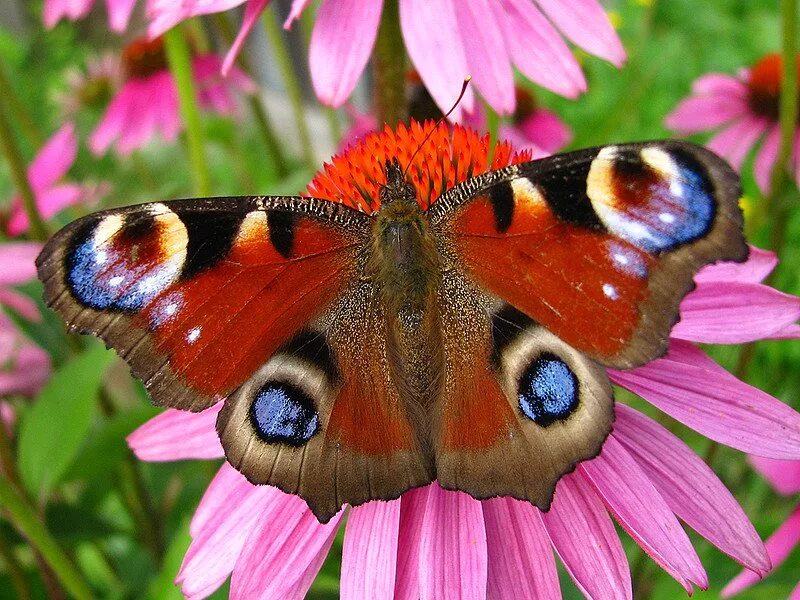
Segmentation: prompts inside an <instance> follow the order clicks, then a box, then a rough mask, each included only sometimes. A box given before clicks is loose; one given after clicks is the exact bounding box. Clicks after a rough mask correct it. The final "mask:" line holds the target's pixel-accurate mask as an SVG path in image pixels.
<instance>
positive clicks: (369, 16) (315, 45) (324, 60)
mask: <svg viewBox="0 0 800 600" xmlns="http://www.w3.org/2000/svg"><path fill="white" fill-rule="evenodd" d="M382 8H383V0H323V1H322V4H321V5H320V7H319V12H317V19H316V21H315V23H314V30H313V31H312V33H311V42H310V46H309V49H308V67H309V70H310V71H311V82H312V83H313V84H314V91H315V92H316V93H317V98H319V99H320V101H321V102H322V103H323V104H327V105H329V106H341V105H342V104H344V102H345V101H346V100H347V99H348V98H349V97H350V94H351V93H352V91H353V88H355V86H356V83H357V82H358V78H359V77H361V73H363V72H364V67H365V66H366V65H367V61H368V60H369V56H370V53H371V52H372V47H373V46H374V45H375V38H376V37H377V36H378V23H379V22H380V18H381V10H382ZM343 32H346V35H343Z"/></svg>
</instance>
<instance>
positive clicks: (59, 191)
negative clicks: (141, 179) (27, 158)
mask: <svg viewBox="0 0 800 600" xmlns="http://www.w3.org/2000/svg"><path fill="white" fill-rule="evenodd" d="M77 154H78V138H77V137H76V136H75V126H74V125H73V124H72V123H67V124H66V125H64V126H63V127H61V129H59V130H58V131H57V132H56V133H55V134H54V135H53V137H51V138H50V139H49V140H48V141H47V142H46V143H45V145H44V146H43V147H42V149H41V150H40V151H39V153H38V154H37V155H36V157H35V158H34V159H33V162H32V163H31V164H30V166H29V167H28V182H29V183H30V186H31V189H32V190H33V195H34V197H35V199H36V206H37V208H38V210H39V214H40V215H41V216H42V218H43V219H49V218H50V217H52V216H54V215H55V214H56V213H58V212H59V211H61V210H63V209H64V208H66V207H68V206H72V205H74V204H78V203H79V202H83V201H86V200H87V199H88V198H89V196H91V195H92V194H90V193H89V190H88V189H87V188H86V187H84V186H81V185H79V184H77V183H58V181H59V180H60V179H61V178H62V177H63V176H64V175H66V173H67V171H69V169H70V167H72V163H74V162H75V157H76V156H77ZM27 230H28V215H27V214H26V213H25V210H24V209H23V207H22V198H20V197H19V196H15V197H14V198H12V200H11V214H10V216H9V218H8V222H7V223H6V232H7V233H8V235H11V236H17V235H20V234H22V233H25V232H26V231H27Z"/></svg>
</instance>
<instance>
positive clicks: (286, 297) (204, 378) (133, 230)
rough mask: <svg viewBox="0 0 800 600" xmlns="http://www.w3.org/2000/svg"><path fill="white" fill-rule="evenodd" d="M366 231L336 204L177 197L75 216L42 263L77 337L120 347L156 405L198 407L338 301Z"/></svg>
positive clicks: (360, 219) (48, 287) (55, 304)
mask: <svg viewBox="0 0 800 600" xmlns="http://www.w3.org/2000/svg"><path fill="white" fill-rule="evenodd" d="M365 228H366V217H365V216H364V215H362V214H360V213H357V212H356V211H353V210H350V209H347V208H346V207H343V206H341V205H338V204H336V203H333V202H323V201H318V200H310V199H300V198H283V197H272V198H264V197H244V198H215V199H208V200H186V201H181V200H177V201H172V202H164V203H154V204H144V205H140V206H134V207H130V208H125V209H119V210H110V211H105V212H101V213H96V214H94V215H90V216H88V217H85V218H83V219H80V220H78V221H76V222H75V223H73V224H71V225H69V226H67V227H65V228H64V229H62V230H61V231H60V232H59V233H57V234H56V235H55V236H54V237H53V238H52V239H51V240H50V242H48V244H47V245H46V247H45V249H44V250H43V252H42V254H41V255H40V256H39V259H38V261H37V265H38V269H39V276H40V278H41V279H42V281H43V282H44V284H45V300H46V302H47V303H48V304H49V305H50V306H51V307H52V308H54V309H55V310H56V311H58V312H59V313H60V314H61V315H62V316H63V317H64V319H65V320H66V322H67V324H68V325H69V327H70V328H71V329H72V330H76V331H78V332H81V333H92V334H94V335H97V336H99V337H101V338H102V339H104V340H105V341H106V343H107V344H108V345H109V346H111V347H113V348H115V349H116V350H117V351H118V352H119V353H120V355H121V356H122V357H123V358H125V359H126V361H127V362H128V363H129V364H130V366H131V368H132V370H133V373H134V374H135V375H136V376H137V377H138V378H140V379H141V380H142V381H143V382H144V383H145V385H146V387H147V389H148V392H149V393H150V396H151V398H152V399H153V401H154V402H156V403H157V404H162V405H167V406H172V407H175V408H183V409H190V410H202V409H204V408H207V407H209V406H211V405H212V404H214V403H215V402H217V401H218V400H220V399H221V398H224V397H225V396H227V395H228V394H229V393H231V392H232V391H233V390H234V389H236V388H237V387H238V386H239V385H241V384H242V383H243V382H244V381H246V380H247V379H248V378H250V376H251V375H252V374H253V372H254V371H255V370H256V368H257V367H258V366H260V365H261V364H263V362H264V361H265V360H266V358H267V357H269V356H270V355H271V354H272V353H273V352H274V351H275V350H276V349H277V348H278V347H279V346H280V345H281V344H283V343H284V342H286V341H287V340H288V339H290V338H291V337H292V336H293V335H294V334H295V333H296V332H297V331H299V330H300V329H301V328H302V327H303V325H304V324H305V323H306V322H307V321H308V319H309V318H310V317H311V316H313V315H314V314H316V313H318V312H320V311H322V310H324V309H325V307H326V306H327V305H328V304H330V303H331V302H332V301H333V300H334V299H335V298H336V297H337V295H338V294H339V293H340V292H341V290H342V289H343V287H344V285H345V283H346V282H347V281H348V280H349V279H350V278H351V277H352V276H353V272H354V269H355V264H356V258H355V253H356V250H357V248H358V247H359V241H360V240H361V239H362V238H363V237H364V235H365Z"/></svg>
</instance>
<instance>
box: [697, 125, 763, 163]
mask: <svg viewBox="0 0 800 600" xmlns="http://www.w3.org/2000/svg"><path fill="white" fill-rule="evenodd" d="M768 124H769V122H768V121H767V119H766V118H764V117H759V116H755V115H746V116H744V117H742V118H741V119H739V120H738V121H736V122H735V123H733V124H732V125H730V126H729V127H727V128H725V129H723V130H722V131H720V132H719V133H718V134H717V135H715V136H714V137H713V138H712V139H711V140H710V141H709V142H708V144H707V146H708V147H709V148H710V149H711V150H713V151H714V152H716V153H717V154H719V155H720V156H723V157H725V158H726V159H727V160H728V162H729V163H731V166H732V167H733V168H734V169H736V170H737V171H738V170H739V169H741V167H742V163H743V162H744V159H745V157H746V156H747V153H748V152H749V151H750V148H752V147H753V144H755V143H756V140H758V138H759V137H761V136H762V135H763V134H764V132H765V131H766V130H767V126H768Z"/></svg>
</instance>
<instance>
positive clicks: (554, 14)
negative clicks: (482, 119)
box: [147, 0, 625, 121]
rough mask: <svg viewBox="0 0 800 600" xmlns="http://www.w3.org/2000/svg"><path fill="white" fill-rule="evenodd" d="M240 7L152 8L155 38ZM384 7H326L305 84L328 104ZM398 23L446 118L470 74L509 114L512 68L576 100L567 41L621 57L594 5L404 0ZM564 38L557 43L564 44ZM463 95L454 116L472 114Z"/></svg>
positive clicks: (156, 0)
mask: <svg viewBox="0 0 800 600" xmlns="http://www.w3.org/2000/svg"><path fill="white" fill-rule="evenodd" d="M243 3H245V0H184V1H183V2H173V1H171V0H148V4H147V17H148V19H149V20H150V28H149V32H150V35H151V36H155V35H160V34H161V33H163V32H164V31H166V30H167V29H169V28H170V27H172V26H173V25H175V24H176V23H178V22H180V21H182V20H184V19H187V18H189V17H191V16H195V15H199V14H207V13H211V12H219V11H223V10H228V9H229V8H232V7H234V6H238V5H240V4H243ZM309 3H310V0H294V1H293V2H292V8H291V12H290V14H289V17H288V18H287V20H286V22H285V24H284V27H285V28H287V29H288V28H289V27H291V25H292V23H293V22H294V21H295V20H296V19H297V18H298V17H299V16H300V14H301V13H302V11H303V10H304V9H305V8H306V6H307V5H308V4H309ZM268 4H269V0H246V4H245V12H244V20H243V23H242V28H241V30H240V32H239V35H238V36H237V38H236V40H235V42H234V44H233V46H232V47H231V50H230V51H229V53H228V56H227V57H226V59H225V68H227V67H229V66H230V65H231V64H232V61H233V59H234V58H235V56H236V54H237V53H238V52H239V51H240V50H241V47H242V44H243V43H244V40H245V38H246V37H247V35H248V34H249V32H250V30H251V29H252V27H253V25H254V24H255V22H256V20H257V19H258V17H259V15H260V14H261V12H262V11H263V10H264V9H265V8H266V6H267V5H268ZM382 9H383V2H382V0H367V1H365V0H323V1H322V3H321V5H320V8H319V11H318V12H317V15H316V22H315V24H314V29H313V32H312V34H311V45H310V48H309V68H310V71H311V81H312V83H313V85H314V90H315V91H316V93H317V97H318V98H319V99H320V100H321V101H322V102H323V103H325V104H328V105H331V106H341V105H342V104H344V102H345V101H346V100H347V99H348V97H349V96H350V94H351V92H352V91H353V89H354V88H355V86H356V83H357V82H358V79H359V78H360V77H361V74H362V73H363V71H364V67H365V66H366V64H367V61H368V60H369V57H370V55H371V53H372V48H373V46H374V44H375V39H376V37H377V34H378V25H379V22H380V17H381V11H382ZM400 25H401V28H402V33H403V38H404V41H405V45H406V49H407V50H408V54H409V56H410V57H411V61H412V62H413V63H414V67H415V68H416V69H417V71H419V73H420V76H421V77H422V80H423V81H424V82H425V85H426V87H427V88H428V89H429V90H430V92H431V95H432V96H433V98H434V99H435V101H436V103H437V104H438V105H439V106H440V107H441V108H443V109H444V110H447V109H448V108H450V105H451V104H452V102H453V100H454V99H455V96H456V94H457V93H458V90H459V89H461V83H462V81H463V80H464V77H465V76H466V75H468V74H469V75H472V78H473V82H474V84H475V87H476V88H477V89H478V91H479V92H480V93H481V95H482V96H483V97H484V98H485V99H486V101H487V102H488V103H489V104H490V105H491V106H492V107H493V108H494V109H495V110H496V111H498V112H499V113H501V114H511V113H512V112H514V107H515V99H514V78H513V68H514V67H516V68H517V69H518V70H519V71H520V72H521V73H522V74H523V75H525V76H526V77H528V78H529V79H530V80H531V81H533V82H535V83H537V84H539V85H541V86H542V87H545V88H547V89H549V90H552V91H554V92H556V93H558V94H561V95H562V96H566V97H569V98H574V97H576V96H577V95H578V94H580V93H581V92H583V91H585V90H586V79H585V78H584V76H583V73H582V72H581V69H580V67H579V66H578V63H577V61H576V60H575V57H574V56H573V54H572V52H571V50H570V49H569V47H568V46H567V44H566V43H565V42H564V39H563V38H564V37H566V38H567V39H569V40H571V41H572V42H573V43H574V44H576V45H577V46H579V47H580V48H582V49H583V50H585V51H586V52H588V53H590V54H594V55H595V56H599V57H600V58H603V59H605V60H608V61H609V62H611V63H613V64H614V65H616V66H621V65H622V64H623V63H624V62H625V50H624V49H623V47H622V44H621V42H620V40H619V38H618V37H617V34H616V32H615V31H614V29H613V27H612V26H611V23H610V22H609V20H608V17H607V15H606V14H605V12H604V11H603V8H602V7H601V6H600V4H599V3H598V2H597V0H535V1H534V0H497V1H490V0H469V1H468V2H461V3H455V2H453V0H400ZM562 36H563V37H562ZM474 107H475V103H474V97H473V93H472V90H467V94H466V96H465V97H464V101H463V105H462V106H460V107H459V108H458V109H457V110H456V112H455V113H454V120H456V121H459V120H461V119H460V117H461V114H462V111H466V112H467V113H471V112H472V111H473V110H474Z"/></svg>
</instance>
